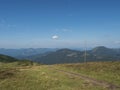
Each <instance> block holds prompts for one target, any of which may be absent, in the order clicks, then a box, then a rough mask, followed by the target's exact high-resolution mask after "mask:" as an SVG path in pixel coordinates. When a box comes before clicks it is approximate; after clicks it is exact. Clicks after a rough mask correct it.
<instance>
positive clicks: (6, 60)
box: [0, 54, 18, 63]
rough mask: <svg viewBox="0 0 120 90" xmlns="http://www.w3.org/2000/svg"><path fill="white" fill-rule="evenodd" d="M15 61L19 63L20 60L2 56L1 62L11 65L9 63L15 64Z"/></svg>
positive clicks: (0, 57) (0, 55) (0, 56)
mask: <svg viewBox="0 0 120 90" xmlns="http://www.w3.org/2000/svg"><path fill="white" fill-rule="evenodd" d="M15 61H18V60H17V59H15V58H13V57H10V56H7V55H2V54H0V62H5V63H9V62H15Z"/></svg>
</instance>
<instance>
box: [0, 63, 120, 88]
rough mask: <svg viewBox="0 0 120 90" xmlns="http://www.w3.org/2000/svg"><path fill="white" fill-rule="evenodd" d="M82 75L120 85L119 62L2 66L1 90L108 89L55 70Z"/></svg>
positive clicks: (0, 64)
mask: <svg viewBox="0 0 120 90" xmlns="http://www.w3.org/2000/svg"><path fill="white" fill-rule="evenodd" d="M51 66H52V67H54V68H59V69H62V70H67V71H71V72H76V73H82V74H84V75H88V76H90V77H94V78H97V79H100V80H106V81H109V82H112V83H114V84H117V85H120V71H119V70H120V62H106V63H88V64H87V65H84V64H61V65H40V64H36V63H33V64H31V63H27V64H24V63H18V62H13V63H0V90H108V89H107V88H103V87H101V86H97V85H94V84H92V83H90V82H89V81H86V80H83V79H81V78H79V77H74V76H72V75H67V74H65V73H63V72H59V71H56V70H54V69H53V68H51Z"/></svg>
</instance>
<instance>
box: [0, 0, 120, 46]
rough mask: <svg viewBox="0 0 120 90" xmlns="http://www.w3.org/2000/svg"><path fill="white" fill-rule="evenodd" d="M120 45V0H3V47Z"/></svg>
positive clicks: (0, 38) (0, 20)
mask: <svg viewBox="0 0 120 90" xmlns="http://www.w3.org/2000/svg"><path fill="white" fill-rule="evenodd" d="M85 45H86V46H87V47H94V46H107V47H117V48H119V47H120V0H0V48H81V47H84V46H85Z"/></svg>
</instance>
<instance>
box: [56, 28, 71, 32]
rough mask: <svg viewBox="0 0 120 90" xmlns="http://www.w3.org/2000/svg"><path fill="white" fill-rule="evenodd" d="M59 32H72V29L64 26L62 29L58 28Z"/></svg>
mask: <svg viewBox="0 0 120 90" xmlns="http://www.w3.org/2000/svg"><path fill="white" fill-rule="evenodd" d="M56 31H57V32H72V30H71V29H67V28H62V29H56Z"/></svg>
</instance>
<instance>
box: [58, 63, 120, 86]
mask: <svg viewBox="0 0 120 90" xmlns="http://www.w3.org/2000/svg"><path fill="white" fill-rule="evenodd" d="M56 68H59V69H62V70H66V71H71V72H75V73H80V74H83V75H87V76H89V77H93V78H96V79H97V80H102V81H107V82H109V83H114V84H116V85H120V62H119V61H116V62H89V63H86V64H85V63H82V64H81V63H77V64H61V65H56Z"/></svg>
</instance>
